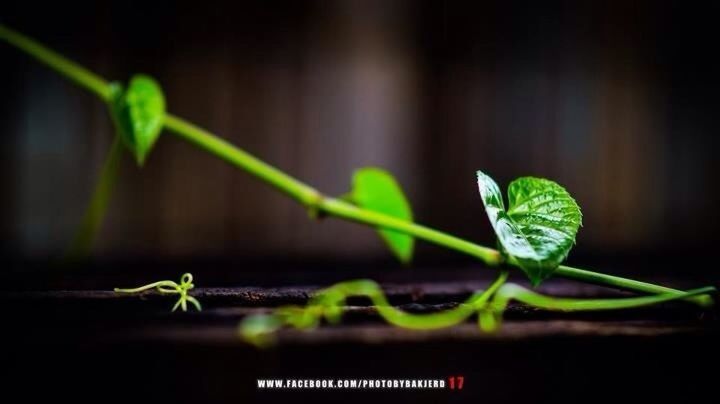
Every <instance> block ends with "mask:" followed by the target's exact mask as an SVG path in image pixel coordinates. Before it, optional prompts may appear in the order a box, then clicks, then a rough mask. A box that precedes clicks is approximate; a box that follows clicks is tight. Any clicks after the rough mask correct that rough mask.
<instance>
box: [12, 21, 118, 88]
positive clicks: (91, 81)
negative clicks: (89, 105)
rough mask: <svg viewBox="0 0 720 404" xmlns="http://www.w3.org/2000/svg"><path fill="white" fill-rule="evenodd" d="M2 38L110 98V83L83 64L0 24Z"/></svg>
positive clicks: (74, 80) (81, 84)
mask: <svg viewBox="0 0 720 404" xmlns="http://www.w3.org/2000/svg"><path fill="white" fill-rule="evenodd" d="M0 39H4V40H5V41H7V42H8V43H9V44H10V45H13V46H15V47H16V48H18V49H20V50H22V51H24V52H25V53H27V54H29V55H31V56H33V57H34V58H35V59H37V60H38V61H40V62H42V63H44V64H46V65H47V66H48V67H50V68H52V69H54V70H55V71H57V72H58V73H60V74H62V75H63V76H65V77H67V78H68V79H70V80H72V81H73V82H75V84H78V85H79V86H80V87H84V88H85V89H87V90H89V91H91V92H93V93H95V95H97V96H98V97H100V98H101V99H102V100H104V101H108V100H110V87H109V83H108V82H107V81H105V80H104V79H103V78H101V77H100V76H98V75H96V74H95V73H92V72H91V71H89V70H87V69H85V68H84V67H82V66H79V65H78V64H76V63H74V62H72V61H70V60H68V59H66V58H65V57H63V56H62V55H60V54H58V53H57V52H54V51H52V50H50V49H48V48H46V47H45V46H43V45H42V44H40V43H39V42H37V41H35V40H33V39H32V38H28V37H26V36H25V35H23V34H21V33H19V32H17V31H14V30H12V29H10V28H8V27H6V26H4V25H2V24H0Z"/></svg>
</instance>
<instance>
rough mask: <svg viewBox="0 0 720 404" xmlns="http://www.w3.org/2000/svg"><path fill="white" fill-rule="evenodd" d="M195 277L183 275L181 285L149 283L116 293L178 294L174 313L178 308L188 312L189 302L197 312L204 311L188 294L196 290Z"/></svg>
mask: <svg viewBox="0 0 720 404" xmlns="http://www.w3.org/2000/svg"><path fill="white" fill-rule="evenodd" d="M192 281H193V276H192V274H190V273H186V274H183V276H182V277H180V283H179V284H178V283H176V282H174V281H169V280H165V281H158V282H153V283H149V284H147V285H144V286H140V287H138V288H133V289H120V288H115V293H140V292H144V291H146V290H150V289H155V290H156V291H157V292H158V293H160V294H163V295H170V294H177V295H179V297H178V301H177V303H175V305H174V306H173V308H172V311H175V310H177V309H178V307H180V308H182V311H187V302H190V303H192V305H193V306H195V308H196V309H197V311H201V310H202V306H200V302H199V301H198V300H197V299H196V298H194V297H192V296H190V294H189V293H188V292H189V291H190V289H192V288H194V287H195V285H194V284H193V283H192Z"/></svg>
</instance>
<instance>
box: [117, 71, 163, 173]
mask: <svg viewBox="0 0 720 404" xmlns="http://www.w3.org/2000/svg"><path fill="white" fill-rule="evenodd" d="M110 110H111V113H112V116H113V120H114V121H115V126H116V128H117V131H118V133H119V135H120V137H121V138H122V140H123V143H124V144H125V146H127V147H128V149H130V151H131V152H132V153H133V155H134V156H135V159H136V160H137V162H138V165H141V166H142V165H143V164H144V163H145V159H146V158H147V156H148V154H149V153H150V150H151V149H152V147H153V145H154V144H155V141H156V140H157V138H158V136H159V135H160V132H161V131H162V127H163V120H164V119H165V96H164V95H163V93H162V89H161V88H160V86H159V85H158V83H157V82H156V81H155V80H154V79H153V78H152V77H149V76H145V75H142V74H138V75H135V76H133V77H132V79H131V80H130V85H129V86H128V88H127V89H125V90H123V88H122V85H120V84H119V83H113V87H112V98H111V102H110Z"/></svg>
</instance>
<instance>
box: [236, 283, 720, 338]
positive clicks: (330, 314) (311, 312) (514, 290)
mask: <svg viewBox="0 0 720 404" xmlns="http://www.w3.org/2000/svg"><path fill="white" fill-rule="evenodd" d="M507 276H508V274H507V272H506V271H503V272H502V273H501V275H500V277H498V279H497V280H496V281H495V282H493V284H492V285H490V287H489V288H488V289H487V290H485V291H482V290H481V291H477V292H475V293H474V294H473V295H472V296H471V297H470V298H469V299H468V300H466V301H465V302H463V303H461V304H459V305H458V306H457V307H455V308H453V309H450V310H446V311H441V312H437V313H430V314H412V313H408V312H405V311H402V310H399V309H397V308H395V307H393V306H391V305H390V304H389V303H388V301H387V298H386V297H385V295H384V294H383V292H382V289H381V288H380V286H379V285H378V284H377V283H375V282H373V281H371V280H365V279H361V280H354V281H347V282H341V283H338V284H335V285H333V286H330V287H328V288H326V289H323V290H320V291H319V292H318V293H317V294H316V295H315V296H314V297H313V298H312V299H310V302H309V303H308V305H307V306H305V307H300V306H283V307H279V308H277V309H276V310H275V312H273V313H271V314H261V315H253V316H248V317H246V318H245V319H243V321H242V322H241V323H240V325H239V327H238V333H239V335H240V336H241V337H242V338H243V339H244V340H245V341H247V342H249V343H251V344H253V345H256V346H258V347H264V346H267V345H269V344H271V343H272V342H273V341H274V335H275V332H277V331H278V330H280V329H281V328H282V327H283V326H291V327H294V328H296V329H300V330H306V329H313V328H315V327H317V326H318V325H319V324H320V322H321V321H322V320H323V319H325V320H326V321H327V322H328V323H331V324H336V323H338V322H339V321H340V319H341V317H342V314H343V306H344V305H345V301H346V299H347V298H348V297H349V296H365V297H367V298H369V299H370V300H371V301H372V303H373V304H374V305H375V309H376V310H377V313H378V315H380V317H382V318H383V319H385V320H386V321H387V322H388V323H390V324H392V325H395V326H398V327H402V328H408V329H414V330H433V329H438V328H445V327H451V326H454V325H456V324H460V323H462V322H464V321H465V320H467V319H468V318H469V317H470V316H472V315H473V314H475V313H477V315H478V326H479V328H480V329H481V330H483V331H485V332H494V331H496V330H497V329H498V328H499V327H500V325H501V323H502V314H503V313H504V311H505V309H506V308H507V306H508V304H509V302H510V301H511V300H517V301H519V302H521V303H524V304H526V305H528V306H532V307H537V308H540V309H544V310H556V311H588V310H615V309H626V308H632V307H640V306H646V305H651V304H656V303H662V302H666V301H670V300H676V299H684V298H688V297H692V296H698V295H702V294H706V293H713V292H715V288H713V287H706V288H701V289H693V290H690V291H687V292H672V293H665V294H661V295H653V296H641V297H629V298H614V299H570V298H556V297H551V296H545V295H541V294H539V293H536V292H533V291H531V290H529V289H526V288H524V287H522V286H520V285H516V284H513V283H507V284H506V283H505V281H506V280H507Z"/></svg>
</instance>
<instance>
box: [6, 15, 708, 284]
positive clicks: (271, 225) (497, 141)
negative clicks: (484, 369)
mask: <svg viewBox="0 0 720 404" xmlns="http://www.w3.org/2000/svg"><path fill="white" fill-rule="evenodd" d="M535 3H537V4H526V3H525V2H517V3H515V2H504V1H497V2H495V1H489V2H488V1H482V2H481V1H478V2H459V1H424V2H420V1H329V2H328V1H304V2H300V1H271V2H269V1H240V2H217V1H204V2H153V3H152V4H148V3H147V2H132V1H122V2H96V3H92V4H84V3H74V2H70V3H67V2H62V3H57V4H48V3H46V2H37V1H24V2H10V4H3V7H2V10H1V11H0V21H2V22H3V23H5V24H7V25H8V26H10V27H12V28H14V29H17V30H19V31H21V32H23V33H25V34H27V35H30V36H32V37H34V38H36V39H38V40H40V41H41V42H44V43H46V44H47V45H48V46H50V47H51V48H53V49H55V50H57V51H59V52H60V53H62V54H64V55H66V56H68V57H69V58H71V59H73V60H76V61H77V62H79V63H81V64H83V65H84V66H86V67H88V68H90V69H91V70H93V71H95V72H97V73H98V74H100V75H102V76H104V77H106V78H108V79H120V80H127V78H128V77H130V76H131V75H132V74H134V73H136V72H145V73H149V74H151V75H153V76H155V77H156V78H157V79H158V80H159V82H160V83H161V84H162V85H163V87H164V90H165V92H166V96H167V99H168V105H169V110H170V111H171V112H173V113H175V114H178V115H180V116H182V117H185V118H187V119H189V120H191V121H192V122H195V123H197V124H199V125H201V126H203V127H205V128H208V129H209V130H211V131H213V132H215V133H217V134H219V135H221V136H223V137H224V138H226V139H229V140H230V141H232V142H233V143H235V144H237V145H238V146H240V147H242V148H244V149H246V150H247V151H249V152H251V153H253V154H255V155H257V156H258V157H260V158H262V159H264V160H266V161H268V162H270V163H272V164H274V165H276V166H277V167H279V168H281V169H283V170H285V171H287V172H289V173H291V174H292V175H294V176H297V177H298V178H300V179H301V180H303V181H306V182H308V183H310V184H312V185H314V186H316V187H317V188H318V189H320V190H322V191H324V192H326V193H328V194H331V195H332V194H341V193H344V192H345V191H347V190H348V187H349V182H350V178H351V174H352V171H353V170H354V169H356V168H359V167H362V166H367V165H377V166H382V167H385V168H387V169H389V170H390V171H391V172H393V173H394V174H395V175H396V176H397V178H398V179H399V181H400V183H401V184H402V185H403V186H404V188H405V190H406V192H407V194H408V195H409V197H410V199H411V201H412V205H413V208H414V210H415V216H416V218H417V220H418V221H419V222H421V223H424V224H427V225H430V226H432V227H436V228H439V229H442V230H446V231H448V232H450V233H453V234H456V235H459V236H462V237H464V238H467V239H470V240H475V241H477V242H480V243H483V244H488V245H492V244H493V235H492V232H491V228H490V226H489V224H488V221H487V219H486V217H485V214H484V212H483V209H482V205H481V202H480V200H479V198H478V195H477V189H476V185H475V182H474V172H475V170H476V169H483V170H484V171H486V172H488V173H490V174H491V175H492V176H493V177H494V178H495V179H496V180H497V181H498V182H499V183H500V184H501V186H502V187H505V186H506V185H507V183H508V182H509V181H510V180H512V179H513V178H515V177H517V176H521V175H536V176H542V177H547V178H551V179H553V180H556V181H558V182H559V183H560V184H563V185H564V186H566V187H567V189H568V190H569V191H570V192H571V193H572V195H574V196H575V197H576V199H577V200H578V202H579V204H580V206H581V207H582V209H583V213H584V227H583V228H582V229H581V231H580V233H579V237H578V246H577V248H576V250H575V251H574V252H573V254H572V255H571V257H570V263H573V264H578V265H594V266H595V268H599V269H602V270H606V271H628V272H636V273H643V274H644V273H648V272H650V271H653V272H654V273H660V274H675V275H677V274H680V275H686V274H687V275H692V274H694V275H697V276H703V272H704V271H705V270H706V269H704V265H702V260H703V259H704V258H705V256H706V255H707V254H706V253H705V252H707V251H711V249H712V248H713V246H714V245H715V243H716V242H717V236H716V228H717V225H718V209H717V206H718V201H719V199H720V198H719V193H718V191H717V187H716V180H715V173H716V172H717V169H718V162H717V159H716V158H715V155H716V151H715V150H716V147H717V144H718V141H717V140H716V133H715V132H716V127H717V124H716V123H715V117H716V111H717V106H718V100H717V89H718V80H719V79H718V75H717V71H718V63H717V61H716V58H715V54H716V52H715V50H716V45H717V38H718V35H717V24H716V14H717V12H718V7H717V6H716V5H713V3H711V2H658V1H640V2H632V1H622V2H554V1H549V2H535ZM0 58H1V60H2V63H1V64H2V67H0V68H1V69H2V88H3V97H2V99H3V101H2V108H1V109H0V119H1V120H0V122H1V124H2V128H1V129H2V132H3V134H2V139H3V142H2V144H3V148H2V152H3V156H2V162H1V164H2V167H1V169H0V176H2V181H3V184H4V186H3V188H4V190H5V191H6V193H5V196H4V197H3V198H2V199H3V205H4V206H3V209H2V213H1V215H2V232H3V241H4V243H3V244H4V247H5V251H6V252H7V253H8V256H9V257H11V258H12V259H14V260H21V261H27V260H30V261H42V260H46V259H53V258H55V257H57V256H59V255H60V254H61V253H62V251H63V249H64V248H65V247H66V246H67V245H68V243H69V241H70V240H71V238H72V234H73V231H74V228H75V226H76V225H77V224H78V222H79V220H80V217H81V215H82V211H83V209H84V208H85V204H86V202H87V200H88V198H89V195H90V193H91V190H92V187H93V184H94V181H95V179H96V175H97V173H98V170H99V167H100V165H101V163H102V161H103V159H104V156H105V154H106V152H107V151H108V148H109V145H110V141H111V138H112V135H113V133H112V127H111V123H110V119H109V117H108V114H107V112H106V110H105V107H104V105H103V104H102V103H101V102H99V101H98V100H97V99H95V98H94V97H93V96H92V95H90V94H89V93H86V92H84V91H83V90H81V89H78V88H76V87H75V86H74V85H73V84H71V83H69V82H67V81H65V80H64V79H63V78H61V77H60V76H58V75H57V74H55V73H54V72H52V71H50V70H48V69H47V68H45V67H44V66H41V65H40V64H38V63H37V62H35V61H33V60H30V59H29V58H28V57H26V56H25V55H22V54H20V53H19V52H18V51H16V50H14V49H12V48H10V47H8V46H6V45H4V44H3V45H1V46H0ZM121 171H122V172H121V179H120V184H119V186H118V188H117V190H116V194H115V198H114V200H113V203H112V205H111V208H110V212H109V217H108V220H107V222H106V226H105V227H104V229H103V231H102V234H101V235H100V239H99V242H98V244H97V248H96V249H95V253H94V257H95V258H96V259H98V260H108V261H114V260H119V259H123V260H127V259H136V258H137V259H140V260H145V259H150V258H151V259H152V260H156V261H173V262H178V261H180V262H186V261H188V260H191V259H193V260H195V259H208V258H209V259H222V260H226V259H227V260H240V261H245V260H264V259H270V260H273V259H275V260H288V261H291V262H295V261H297V262H299V261H303V262H318V263H319V262H321V261H322V262H327V261H330V262H349V261H351V260H352V261H354V262H356V263H358V262H360V263H382V264H383V265H387V266H389V267H394V266H396V265H395V264H394V263H393V262H392V260H391V257H390V256H389V254H388V253H387V252H386V249H385V246H384V245H383V244H382V243H381V241H380V240H379V239H378V238H377V237H376V236H375V235H374V234H373V232H372V231H370V230H368V229H366V228H363V227H361V226H357V225H354V224H348V223H343V222H341V221H337V220H326V221H324V222H322V223H321V224H315V223H312V222H311V221H309V220H308V219H307V215H306V213H305V212H304V211H303V209H302V208H300V207H298V206H296V205H295V204H294V202H292V201H290V200H288V199H286V198H285V197H284V196H282V195H281V194H279V193H277V192H274V191H273V190H272V189H270V188H268V187H267V186H265V185H264V184H262V183H260V182H258V181H257V180H255V179H254V178H252V177H250V176H248V175H247V174H245V173H243V172H240V171H238V170H236V169H234V168H232V167H230V166H228V165H226V164H225V163H223V162H221V161H219V160H218V159H216V158H214V157H213V156H210V155H207V154H206V153H205V152H203V151H200V150H197V149H195V148H193V147H192V146H190V145H188V144H186V143H184V142H182V141H180V140H178V139H177V138H174V137H173V136H172V135H171V134H167V133H166V134H164V135H163V136H162V137H161V139H160V140H159V142H158V144H157V146H156V148H155V150H154V151H153V153H152V154H151V156H150V158H149V161H148V163H147V165H146V166H145V167H144V168H143V169H138V168H137V167H135V166H134V165H133V163H132V161H131V159H130V158H129V156H126V159H125V161H124V165H123V167H122V170H121ZM416 261H417V263H418V264H419V266H423V265H424V264H435V263H442V264H444V263H451V262H452V263H454V262H464V263H470V262H471V261H470V260H467V259H465V258H464V257H461V256H459V255H458V254H456V253H453V252H448V251H444V250H442V249H439V248H436V247H433V246H428V245H427V244H425V243H420V245H419V248H418V251H417V259H416ZM681 264H685V265H681ZM648 267H652V269H648ZM338 270H340V269H338ZM708 270H714V269H708Z"/></svg>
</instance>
